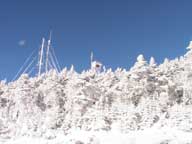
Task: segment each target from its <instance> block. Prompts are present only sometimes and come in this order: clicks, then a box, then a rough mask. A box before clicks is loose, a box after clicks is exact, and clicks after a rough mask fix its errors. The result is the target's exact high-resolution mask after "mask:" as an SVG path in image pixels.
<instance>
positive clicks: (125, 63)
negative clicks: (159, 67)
mask: <svg viewBox="0 0 192 144" xmlns="http://www.w3.org/2000/svg"><path fill="white" fill-rule="evenodd" d="M191 5H192V1H190V0H12V1H11V0H0V79H4V78H7V79H11V78H13V77H14V75H15V74H16V72H17V71H18V69H19V68H20V66H21V65H22V64H23V63H24V61H25V59H26V57H27V56H28V55H29V54H30V53H31V52H32V51H33V50H34V49H38V48H39V45H40V43H41V38H42V37H48V35H49V31H50V30H52V31H53V42H52V45H53V47H54V48H55V51H56V54H57V57H58V59H59V62H60V65H61V67H64V66H67V67H70V65H71V64H74V66H75V69H76V70H77V71H82V70H83V69H88V68H89V58H90V53H91V51H93V52H94V55H95V57H96V59H98V60H100V61H101V62H103V64H104V65H105V66H106V67H107V68H109V67H111V68H113V69H115V68H117V67H123V68H126V69H129V68H130V66H131V65H133V64H134V62H135V60H136V57H137V55H139V54H140V53H142V54H144V56H145V57H146V59H147V60H148V59H149V58H150V56H154V57H155V59H156V61H157V62H158V63H160V62H162V61H163V59H164V58H165V57H168V58H170V59H172V58H174V57H177V56H180V55H183V54H184V53H185V52H186V50H185V47H186V46H187V44H188V42H189V41H190V40H192V12H191Z"/></svg>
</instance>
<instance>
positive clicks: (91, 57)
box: [90, 52, 93, 64]
mask: <svg viewBox="0 0 192 144" xmlns="http://www.w3.org/2000/svg"><path fill="white" fill-rule="evenodd" d="M90 59H91V64H92V62H93V52H91V56H90Z"/></svg>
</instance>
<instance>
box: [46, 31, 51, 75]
mask: <svg viewBox="0 0 192 144" xmlns="http://www.w3.org/2000/svg"><path fill="white" fill-rule="evenodd" d="M51 37H52V31H50V34H49V40H48V44H47V52H46V63H45V71H46V73H47V71H48V64H49V49H50V47H51Z"/></svg>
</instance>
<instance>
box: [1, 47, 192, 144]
mask: <svg viewBox="0 0 192 144" xmlns="http://www.w3.org/2000/svg"><path fill="white" fill-rule="evenodd" d="M191 92H192V50H190V49H189V51H188V52H187V53H186V54H185V55H184V56H182V57H180V58H176V59H174V60H168V59H165V61H164V63H163V64H161V65H157V64H156V63H155V59H154V58H151V60H150V62H149V63H148V62H147V61H146V60H145V59H144V57H143V55H139V56H138V58H137V61H136V63H135V65H134V66H133V67H132V68H131V69H130V70H125V69H121V68H117V69H116V70H115V71H112V70H111V69H105V68H104V69H103V70H101V69H99V70H98V69H97V70H95V69H94V68H92V69H90V70H87V71H83V72H82V73H77V72H76V71H75V70H74V67H72V68H71V69H70V70H67V69H66V68H64V69H63V70H62V71H61V72H60V73H57V72H56V71H54V70H50V71H49V72H48V73H44V74H42V75H41V76H39V77H29V76H28V75H27V74H24V75H22V76H21V77H20V78H19V79H18V80H16V81H14V82H10V83H7V84H6V83H4V82H3V81H1V82H0V143H5V144H32V143H35V144H37V143H39V144H49V143H50V144H141V143H142V144H143V143H144V144H192V93H191Z"/></svg>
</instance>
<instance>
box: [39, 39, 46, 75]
mask: <svg viewBox="0 0 192 144" xmlns="http://www.w3.org/2000/svg"><path fill="white" fill-rule="evenodd" d="M44 45H45V38H43V39H42V45H41V49H40V58H39V65H38V66H39V72H38V76H40V75H41V68H42V61H43V49H44Z"/></svg>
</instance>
